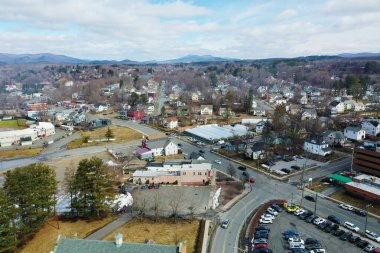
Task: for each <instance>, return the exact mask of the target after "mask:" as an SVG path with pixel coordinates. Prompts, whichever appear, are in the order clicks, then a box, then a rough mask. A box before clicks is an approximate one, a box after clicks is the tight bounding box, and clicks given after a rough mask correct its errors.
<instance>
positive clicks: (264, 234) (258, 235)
mask: <svg viewBox="0 0 380 253" xmlns="http://www.w3.org/2000/svg"><path fill="white" fill-rule="evenodd" d="M268 237H269V232H268V231H266V230H260V231H257V232H256V233H255V234H254V238H256V239H261V238H264V239H268Z"/></svg>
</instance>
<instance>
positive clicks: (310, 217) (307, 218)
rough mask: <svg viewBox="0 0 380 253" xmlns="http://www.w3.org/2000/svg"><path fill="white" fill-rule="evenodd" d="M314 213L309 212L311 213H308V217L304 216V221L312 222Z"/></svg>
mask: <svg viewBox="0 0 380 253" xmlns="http://www.w3.org/2000/svg"><path fill="white" fill-rule="evenodd" d="M315 217H316V216H315V215H314V214H311V215H309V216H308V217H306V219H305V221H306V222H307V223H312V222H313V220H314V219H315Z"/></svg>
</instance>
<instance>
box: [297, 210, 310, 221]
mask: <svg viewBox="0 0 380 253" xmlns="http://www.w3.org/2000/svg"><path fill="white" fill-rule="evenodd" d="M312 214H313V213H312V212H310V211H306V212H304V213H302V214H300V215H299V216H298V218H300V219H301V220H304V219H306V218H307V217H309V216H310V215H312Z"/></svg>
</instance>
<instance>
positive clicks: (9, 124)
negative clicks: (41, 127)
mask: <svg viewBox="0 0 380 253" xmlns="http://www.w3.org/2000/svg"><path fill="white" fill-rule="evenodd" d="M25 123H26V120H25V119H19V120H16V119H15V120H4V121H3V120H2V121H0V128H12V129H24V128H26V125H25Z"/></svg>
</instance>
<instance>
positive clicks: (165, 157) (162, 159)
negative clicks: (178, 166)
mask: <svg viewBox="0 0 380 253" xmlns="http://www.w3.org/2000/svg"><path fill="white" fill-rule="evenodd" d="M183 158H184V155H183V154H176V155H169V156H157V157H155V158H154V161H156V162H159V163H161V162H165V160H166V159H183Z"/></svg>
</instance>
